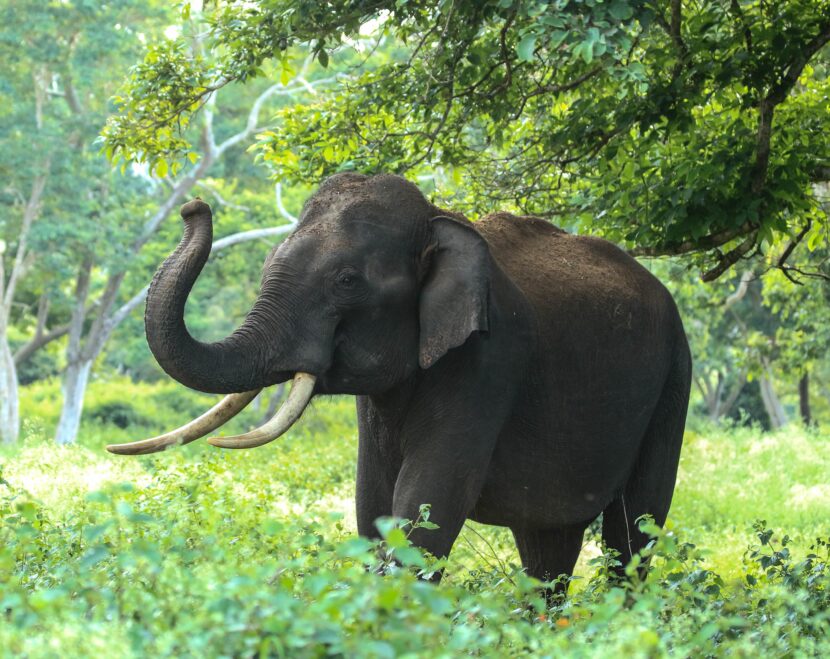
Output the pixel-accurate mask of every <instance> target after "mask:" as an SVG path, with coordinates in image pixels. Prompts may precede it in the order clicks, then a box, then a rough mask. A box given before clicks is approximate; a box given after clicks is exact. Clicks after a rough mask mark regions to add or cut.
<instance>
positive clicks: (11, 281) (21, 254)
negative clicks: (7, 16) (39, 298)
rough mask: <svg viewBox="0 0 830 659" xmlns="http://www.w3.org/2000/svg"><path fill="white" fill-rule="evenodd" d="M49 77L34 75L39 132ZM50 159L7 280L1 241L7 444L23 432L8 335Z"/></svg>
mask: <svg viewBox="0 0 830 659" xmlns="http://www.w3.org/2000/svg"><path fill="white" fill-rule="evenodd" d="M46 77H47V74H46V71H45V70H40V71H38V72H36V73H35V74H34V75H33V76H32V81H33V84H34V90H35V107H34V110H35V127H36V129H37V130H38V131H40V130H42V129H43V105H44V103H45V101H46V93H45V91H44V81H45V79H46ZM50 162H51V156H50V155H48V154H47V155H46V156H45V157H42V160H41V162H40V163H38V164H39V169H40V171H39V173H38V174H37V175H36V176H35V178H34V179H33V180H32V188H31V190H30V192H29V198H28V199H26V201H25V204H24V207H23V217H22V220H21V223H20V232H19V233H18V234H17V251H16V252H15V255H14V260H13V262H12V267H11V271H10V272H9V277H8V280H7V279H6V273H5V269H4V264H3V258H4V256H5V251H6V245H5V244H4V243H3V242H2V241H0V441H2V442H4V443H11V442H16V441H17V438H18V435H19V434H20V412H19V408H20V402H19V400H20V399H19V391H18V382H17V368H16V367H15V362H14V356H13V355H12V351H11V346H10V345H9V336H8V329H9V325H10V323H11V310H12V303H13V302H14V295H15V293H16V292H17V284H18V283H19V282H20V279H21V278H22V277H23V275H24V274H25V271H26V268H27V266H28V265H29V258H28V257H29V253H28V249H27V247H28V245H27V244H28V240H29V232H30V230H31V228H32V224H33V223H34V221H35V220H36V219H37V216H38V214H39V213H40V202H41V199H42V198H43V191H44V189H45V188H46V180H47V178H48V175H49V166H50Z"/></svg>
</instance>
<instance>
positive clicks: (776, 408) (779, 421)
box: [758, 360, 788, 430]
mask: <svg viewBox="0 0 830 659" xmlns="http://www.w3.org/2000/svg"><path fill="white" fill-rule="evenodd" d="M764 362H765V363H764V374H763V375H762V376H761V377H760V378H758V383H759V384H760V385H761V399H762V400H763V401H764V409H765V410H766V411H767V416H769V423H770V427H771V428H772V429H773V430H776V429H777V428H781V427H783V426H786V425H787V421H788V419H787V413H786V412H785V411H784V406H783V405H782V404H781V399H780V398H778V394H776V393H775V387H774V386H773V384H772V378H771V377H770V370H769V364H768V363H767V360H764Z"/></svg>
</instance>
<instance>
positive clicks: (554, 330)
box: [108, 173, 691, 579]
mask: <svg viewBox="0 0 830 659" xmlns="http://www.w3.org/2000/svg"><path fill="white" fill-rule="evenodd" d="M181 214H182V217H183V218H184V223H185V232H184V238H183V239H182V241H181V243H180V244H179V246H178V248H177V249H176V251H175V252H173V254H172V255H171V256H170V257H169V258H168V259H167V260H166V261H165V262H164V264H163V265H162V266H161V268H160V269H159V271H158V272H157V273H156V275H155V277H154V279H153V282H152V284H151V286H150V291H149V295H148V297H147V310H146V316H145V324H146V331H147V339H148V342H149V344H150V348H151V349H152V351H153V354H154V355H155V357H156V359H157V360H158V362H159V364H160V365H161V366H162V368H163V369H164V370H165V371H166V372H167V373H169V374H170V375H171V376H172V377H173V378H175V379H176V380H178V381H179V382H181V383H182V384H184V385H186V386H188V387H192V388H194V389H197V390H199V391H204V392H211V393H225V394H230V395H229V396H227V397H226V398H225V399H224V400H223V401H222V402H221V403H219V404H218V405H217V406H216V407H215V408H213V409H212V410H210V411H209V412H207V413H206V414H205V415H203V416H202V417H200V418H199V419H196V420H195V421H193V422H191V423H189V424H188V425H186V426H184V427H183V428H180V429H178V430H176V431H173V432H171V433H168V434H167V435H162V436H161V437H157V438H154V439H151V440H144V441H142V442H134V443H132V444H126V445H117V446H110V447H108V449H109V450H110V451H112V452H114V453H127V454H135V453H149V452H152V451H156V450H162V449H164V448H166V447H168V446H171V445H173V444H180V443H185V442H189V441H192V440H193V439H196V438H198V437H201V436H204V435H206V434H208V433H209V432H210V431H212V430H214V429H215V428H217V427H218V426H219V425H221V424H222V423H224V422H225V421H227V420H228V419H229V418H230V417H231V416H233V415H234V414H235V413H237V412H238V411H239V410H241V409H242V408H243V407H244V406H245V405H246V404H247V403H248V402H250V400H251V399H252V398H253V397H254V396H255V395H256V392H257V391H258V390H259V389H260V388H262V387H267V386H269V385H273V384H276V383H279V382H284V381H287V380H290V379H292V378H293V379H294V384H293V387H292V392H291V394H290V395H289V397H288V399H287V401H286V402H285V404H284V406H283V408H282V409H281V410H280V411H279V412H278V413H277V415H276V416H275V417H274V419H272V421H270V422H268V423H266V425H265V426H263V427H262V428H260V429H258V430H255V431H252V432H251V433H247V434H246V435H241V436H239V437H225V438H212V439H210V440H208V441H209V442H210V443H211V444H214V445H216V446H222V447H226V448H242V447H250V446H258V445H260V444H263V443H265V442H267V441H270V440H272V439H274V438H276V437H277V436H279V435H280V434H282V433H283V432H285V430H286V429H287V428H288V427H289V426H290V425H291V423H293V422H294V421H295V420H296V419H297V418H298V417H299V415H300V414H301V413H302V410H303V409H304V407H305V405H306V404H307V403H308V401H309V399H310V398H311V397H312V396H314V395H318V394H354V395H356V397H357V416H358V426H359V449H358V464H357V524H358V531H359V532H360V533H361V534H363V535H366V536H374V535H376V534H377V531H376V529H375V527H374V522H375V520H376V519H377V518H378V517H380V516H382V515H395V516H398V517H404V518H408V519H415V518H416V517H417V516H418V512H419V506H420V505H421V504H424V503H428V504H431V517H430V520H431V521H434V522H435V523H437V524H438V525H439V527H440V528H439V529H438V530H426V529H421V528H419V529H416V530H415V531H414V532H413V533H412V535H411V538H412V540H413V541H414V542H415V543H416V544H417V545H419V546H421V547H423V548H425V549H427V550H429V551H430V552H432V553H433V554H434V555H436V556H446V555H448V554H449V552H450V549H451V547H452V545H453V542H454V541H455V539H456V537H457V535H458V533H459V531H460V530H461V527H462V525H463V524H464V521H465V520H466V519H468V518H469V519H473V520H476V521H479V522H483V523H486V524H495V525H500V526H507V527H509V528H510V529H511V530H512V532H513V535H514V537H515V539H516V544H517V545H518V549H519V553H520V556H521V560H522V563H523V565H524V567H525V568H526V569H527V572H528V573H529V574H530V575H532V576H535V577H538V578H540V579H548V578H553V577H556V576H557V575H560V574H568V575H569V574H571V573H572V571H573V568H574V565H575V562H576V560H577V557H578V554H579V552H580V549H581V545H582V539H583V532H584V531H585V529H586V527H587V526H588V524H589V523H590V522H591V521H592V520H594V519H595V518H597V516H598V515H599V514H600V513H604V515H603V522H602V534H603V537H604V539H605V541H606V543H607V544H608V545H609V546H610V547H613V548H614V549H616V550H617V551H619V552H620V554H621V559H622V560H623V562H627V560H628V559H629V558H630V557H631V556H632V555H633V554H634V553H635V552H637V551H638V550H640V549H641V548H642V547H643V546H644V544H645V543H646V542H647V540H648V538H647V537H644V535H643V534H642V533H640V531H639V530H638V527H637V525H636V524H635V520H636V519H637V518H638V517H640V516H641V515H644V514H650V515H651V516H653V518H654V519H655V521H656V522H657V524H661V525H662V524H663V522H664V521H665V519H666V514H667V513H668V510H669V505H670V503H671V499H672V492H673V489H674V483H675V476H676V472H677V464H678V459H679V455H680V446H681V442H682V438H683V430H684V424H685V419H686V408H687V405H688V400H689V387H690V378H691V359H690V355H689V348H688V344H687V341H686V336H685V334H684V331H683V326H682V323H681V320H680V317H679V315H678V311H677V308H676V306H675V304H674V302H673V300H672V298H671V296H670V294H669V293H668V291H667V290H666V289H665V288H664V287H663V286H662V284H661V283H660V282H659V281H658V280H657V279H656V278H655V277H653V276H652V275H651V274H650V273H649V272H648V271H647V270H646V269H645V268H643V267H642V266H641V265H639V264H638V263H637V262H636V261H635V260H634V259H632V258H631V257H629V256H628V255H627V254H625V253H624V252H623V251H622V250H620V249H619V248H618V247H616V246H615V245H613V244H611V243H609V242H606V241H604V240H600V239H597V238H591V237H583V236H577V235H572V234H569V233H566V232H565V231H562V230H561V229H558V228H556V227H554V226H553V225H551V224H549V223H548V222H546V221H544V220H542V219H539V218H534V217H517V216H514V215H510V214H508V213H495V214H493V215H488V216H487V217H485V218H483V219H482V220H480V221H478V222H475V223H473V222H470V221H468V220H467V219H465V218H464V217H463V216H462V215H460V214H458V213H455V212H450V211H447V210H442V209H441V208H438V207H436V206H434V205H433V204H431V203H430V202H429V201H428V200H427V199H426V198H425V197H424V196H423V195H422V194H421V192H420V191H419V190H418V188H417V187H416V186H415V185H413V184H411V183H409V182H407V181H406V180H404V179H402V178H399V177H397V176H391V175H379V176H374V177H368V176H363V175H359V174H353V173H345V174H338V175H335V176H332V177H331V178H329V179H327V180H326V181H325V182H324V183H323V184H322V185H321V186H320V188H319V189H318V190H317V192H316V193H314V194H313V195H312V196H311V197H310V198H309V199H308V201H307V202H306V204H305V206H304V208H303V210H302V213H301V216H300V219H299V223H298V225H297V228H296V230H295V231H294V232H293V233H292V234H291V235H290V237H288V238H287V239H286V240H285V241H284V242H283V243H282V244H280V245H279V246H278V247H276V248H275V249H274V250H273V251H272V252H271V253H270V255H269V256H268V258H267V260H266V262H265V267H264V274H263V278H262V286H261V292H260V294H259V297H258V298H257V300H256V302H255V304H254V305H253V308H252V309H251V311H250V312H249V313H248V316H247V317H246V318H245V320H244V322H243V323H242V325H241V326H240V327H239V328H238V329H237V330H235V331H234V332H233V333H232V334H231V335H230V336H228V337H227V338H225V339H223V340H222V341H219V342H216V343H202V342H200V341H198V340H196V339H194V338H193V337H191V335H190V334H189V333H188V331H187V329H186V327H185V324H184V320H183V315H184V306H185V302H186V300H187V297H188V294H189V292H190V290H191V288H192V286H193V284H194V282H195V281H196V278H197V277H198V275H199V273H200V271H201V270H202V267H203V266H204V264H205V261H206V260H207V258H208V254H209V252H210V247H211V241H212V225H211V210H210V208H209V207H208V205H207V204H205V203H203V202H202V201H200V200H198V199H196V200H193V201H190V202H188V203H186V204H185V205H184V206H183V207H182V209H181Z"/></svg>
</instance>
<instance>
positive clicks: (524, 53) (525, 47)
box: [516, 34, 536, 62]
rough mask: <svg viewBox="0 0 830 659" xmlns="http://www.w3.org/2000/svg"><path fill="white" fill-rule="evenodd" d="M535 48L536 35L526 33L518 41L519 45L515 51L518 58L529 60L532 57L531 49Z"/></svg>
mask: <svg viewBox="0 0 830 659" xmlns="http://www.w3.org/2000/svg"><path fill="white" fill-rule="evenodd" d="M535 48H536V35H535V34H528V35H527V36H526V37H524V38H523V39H522V40H521V41H520V42H519V45H518V46H517V47H516V53H517V54H518V55H519V59H520V60H523V61H525V62H529V61H530V60H532V59H533V51H534V49H535Z"/></svg>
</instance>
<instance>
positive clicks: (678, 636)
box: [0, 381, 830, 657]
mask: <svg viewBox="0 0 830 659" xmlns="http://www.w3.org/2000/svg"><path fill="white" fill-rule="evenodd" d="M117 387H118V388H120V389H122V394H121V399H122V400H128V401H130V404H131V406H132V407H133V408H134V409H135V410H138V411H141V412H142V413H148V412H149V411H150V410H151V409H154V410H155V412H156V415H157V416H158V419H159V422H160V423H166V422H169V421H170V420H172V419H174V418H176V417H177V416H178V420H177V421H178V422H181V421H182V420H183V419H182V418H181V415H182V414H183V413H184V410H179V411H177V409H176V408H177V407H179V406H180V405H181V404H182V400H179V399H176V400H173V398H172V393H173V388H172V385H170V386H168V385H166V384H158V385H152V386H148V385H132V388H130V385H128V384H127V383H126V382H123V381H119V382H118V383H117ZM115 388H116V385H115V384H114V383H110V385H109V391H111V390H113V389H115ZM91 391H92V396H91V399H90V401H89V402H90V406H91V407H92V408H94V409H105V408H106V406H107V405H109V404H110V403H109V401H110V400H112V399H111V398H109V391H108V389H107V388H106V387H104V386H99V385H98V384H97V383H93V385H92V387H91ZM24 392H25V394H26V395H25V396H24V403H25V404H26V405H27V406H29V407H28V410H29V416H30V417H33V416H35V415H36V414H37V413H38V412H46V411H47V410H48V409H49V405H50V395H49V393H48V387H47V386H46V385H38V386H37V387H34V388H33V387H28V388H26V389H25V390H24ZM52 392H53V393H54V389H53V390H52ZM124 392H126V394H125V393H124ZM185 393H186V392H185ZM186 397H187V398H188V399H189V398H191V397H192V398H198V399H202V398H205V399H207V398H208V397H201V396H199V395H197V394H190V393H186ZM196 402H198V401H196ZM162 419H163V421H162ZM243 426H244V424H243ZM128 431H129V432H132V433H134V434H135V433H136V432H137V433H140V434H143V433H146V432H154V431H155V429H154V428H152V429H149V428H143V427H139V428H129V429H128ZM28 435H29V436H28V438H27V439H26V440H25V442H24V444H23V446H22V447H17V448H11V447H7V448H0V616H2V617H3V624H2V625H0V646H2V647H3V648H4V649H5V650H6V651H7V652H11V653H13V654H24V655H28V656H46V655H54V654H59V655H61V656H127V657H129V656H147V655H153V656H160V657H162V656H184V655H193V654H198V655H200V656H237V655H257V656H284V655H289V656H325V655H345V656H378V657H388V656H399V655H402V654H407V653H409V654H411V655H413V656H458V655H460V654H481V655H484V656H519V655H522V656H526V655H527V654H533V655H561V654H565V655H566V656H596V655H597V654H601V655H606V656H634V657H654V656H668V655H669V654H671V655H672V656H677V655H679V656H701V655H715V654H717V655H721V654H727V653H735V654H738V655H739V656H746V655H750V654H752V655H757V654H761V655H762V656H770V655H773V656H779V655H798V656H821V655H822V654H826V653H827V652H828V650H830V647H828V645H827V632H828V620H827V610H828V604H829V603H830V602H828V586H830V573H828V557H827V545H826V544H825V543H824V541H816V540H815V537H816V536H822V537H827V536H828V535H830V527H828V525H827V522H826V520H827V519H828V510H827V503H826V502H827V501H828V497H827V495H826V493H825V494H820V493H819V490H821V489H822V488H826V484H825V483H824V481H825V478H824V475H825V474H826V472H827V469H828V468H830V464H829V463H830V452H829V451H828V444H827V442H826V438H825V437H821V436H820V435H816V434H806V435H805V434H803V433H800V432H797V433H788V434H784V433H779V434H776V435H768V436H763V437H761V436H759V435H758V434H757V433H756V432H754V431H749V430H736V431H731V432H724V431H713V430H709V431H707V433H706V434H705V435H694V434H690V435H689V436H688V437H687V442H686V446H685V448H684V454H683V460H682V467H681V472H680V478H679V483H678V491H677V494H676V496H675V505H674V507H673V510H672V521H670V524H669V530H666V531H661V530H659V529H657V528H655V527H654V526H653V525H650V524H649V522H648V520H644V521H643V522H641V523H642V524H644V525H645V526H644V529H645V530H646V531H647V532H649V533H651V534H652V535H653V536H654V542H653V544H652V545H651V546H650V548H649V549H648V551H647V554H648V555H650V556H651V557H652V561H651V565H652V573H651V574H650V576H649V577H648V579H647V580H646V581H645V582H644V583H639V582H636V581H635V583H634V585H633V586H631V587H629V588H623V587H620V586H614V585H613V584H610V583H609V582H608V580H607V573H608V569H609V567H610V566H611V565H613V564H614V562H615V561H616V560H617V558H616V557H614V556H612V555H602V554H600V553H599V551H598V550H597V548H596V545H595V541H596V539H595V538H593V537H589V538H588V539H587V542H586V544H587V547H586V549H585V550H584V551H583V554H585V557H584V558H583V560H582V561H581V562H580V565H579V566H578V569H577V578H575V580H574V581H573V583H572V584H571V593H572V594H571V596H570V597H569V598H568V599H567V600H565V601H564V602H559V603H557V604H555V605H554V606H553V607H551V608H546V607H545V604H544V601H543V599H542V598H541V597H540V596H539V592H538V590H537V588H538V585H539V584H538V583H537V582H535V581H534V580H532V579H529V578H527V577H526V576H525V575H524V574H523V573H522V572H521V571H520V569H519V568H518V565H517V563H518V560H517V557H516V552H515V549H514V548H513V546H512V542H511V540H510V539H509V532H506V530H504V529H492V528H489V527H484V526H480V525H468V527H467V528H466V529H465V530H464V531H463V532H462V537H461V538H460V539H459V541H458V542H457V543H456V547H455V550H454V552H453V555H452V556H451V558H450V559H449V561H448V562H446V564H444V563H443V562H442V563H435V562H434V561H433V559H431V558H430V557H428V556H424V555H423V554H422V553H421V552H420V551H418V550H416V549H415V548H413V547H412V546H411V545H410V543H409V541H408V538H407V535H408V533H409V530H410V529H411V525H409V524H407V523H406V522H405V521H403V520H395V519H382V520H380V521H379V523H378V528H379V530H380V533H381V536H382V538H383V539H382V540H381V541H379V542H373V541H369V540H366V539H362V538H358V537H356V536H355V535H354V517H353V499H352V496H353V492H352V491H353V488H354V476H353V469H354V459H355V452H356V446H355V435H356V432H355V427H354V409H353V402H352V401H351V400H349V399H330V400H323V401H320V402H318V403H317V404H316V405H315V406H314V408H313V409H312V410H310V411H309V412H308V413H307V414H306V415H305V416H304V418H303V419H302V420H301V421H300V423H299V424H298V425H297V426H295V427H294V428H293V429H292V430H291V431H290V433H289V434H288V436H286V437H285V438H282V439H281V440H280V441H279V442H278V443H275V444H272V445H269V447H268V448H267V449H261V450H259V451H257V452H246V451H230V452H222V451H217V450H215V449H212V448H210V447H208V446H205V445H204V444H199V443H196V444H194V445H191V446H187V447H183V448H181V449H179V450H176V451H169V452H166V453H163V454H159V455H154V456H145V457H141V458H136V459H131V458H130V459H125V458H121V457H116V456H110V455H109V454H106V453H104V452H103V451H102V450H101V446H102V444H103V443H104V442H106V441H109V440H110V439H112V438H113V437H116V436H117V438H121V437H123V436H125V431H123V430H120V429H117V428H111V427H107V426H102V425H98V424H97V423H87V425H86V426H85V428H84V431H83V432H82V441H81V445H80V446H77V447H72V448H66V447H58V446H54V445H51V444H50V443H48V442H47V441H45V440H44V439H43V437H42V436H41V435H40V433H39V431H38V430H37V428H36V427H34V426H31V425H30V426H29V428H28ZM135 438H136V437H133V439H135ZM781 470H785V471H786V472H787V474H788V478H787V479H786V482H782V481H781V479H779V478H778V477H777V474H778V473H780V471H781ZM799 488H800V489H799ZM822 492H824V490H822ZM736 502H737V503H739V504H740V505H736ZM759 517H760V518H763V519H766V520H768V522H757V523H755V522H754V521H753V520H755V519H756V518H759ZM415 524H417V525H421V526H423V527H424V528H427V529H429V528H431V523H430V521H429V510H428V509H424V510H422V513H421V517H420V519H419V520H416V521H415ZM681 526H682V529H681ZM773 529H786V530H787V532H788V534H789V536H790V537H786V536H785V535H784V534H780V533H773ZM811 546H812V547H811ZM442 566H443V567H445V569H446V574H445V579H444V581H443V582H442V583H441V584H440V585H439V586H434V585H432V584H429V583H427V582H424V581H422V580H420V579H419V578H418V575H419V574H420V575H428V574H429V573H430V572H431V571H432V570H434V569H436V568H438V567H442ZM632 569H633V566H632ZM632 576H633V572H632Z"/></svg>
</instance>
